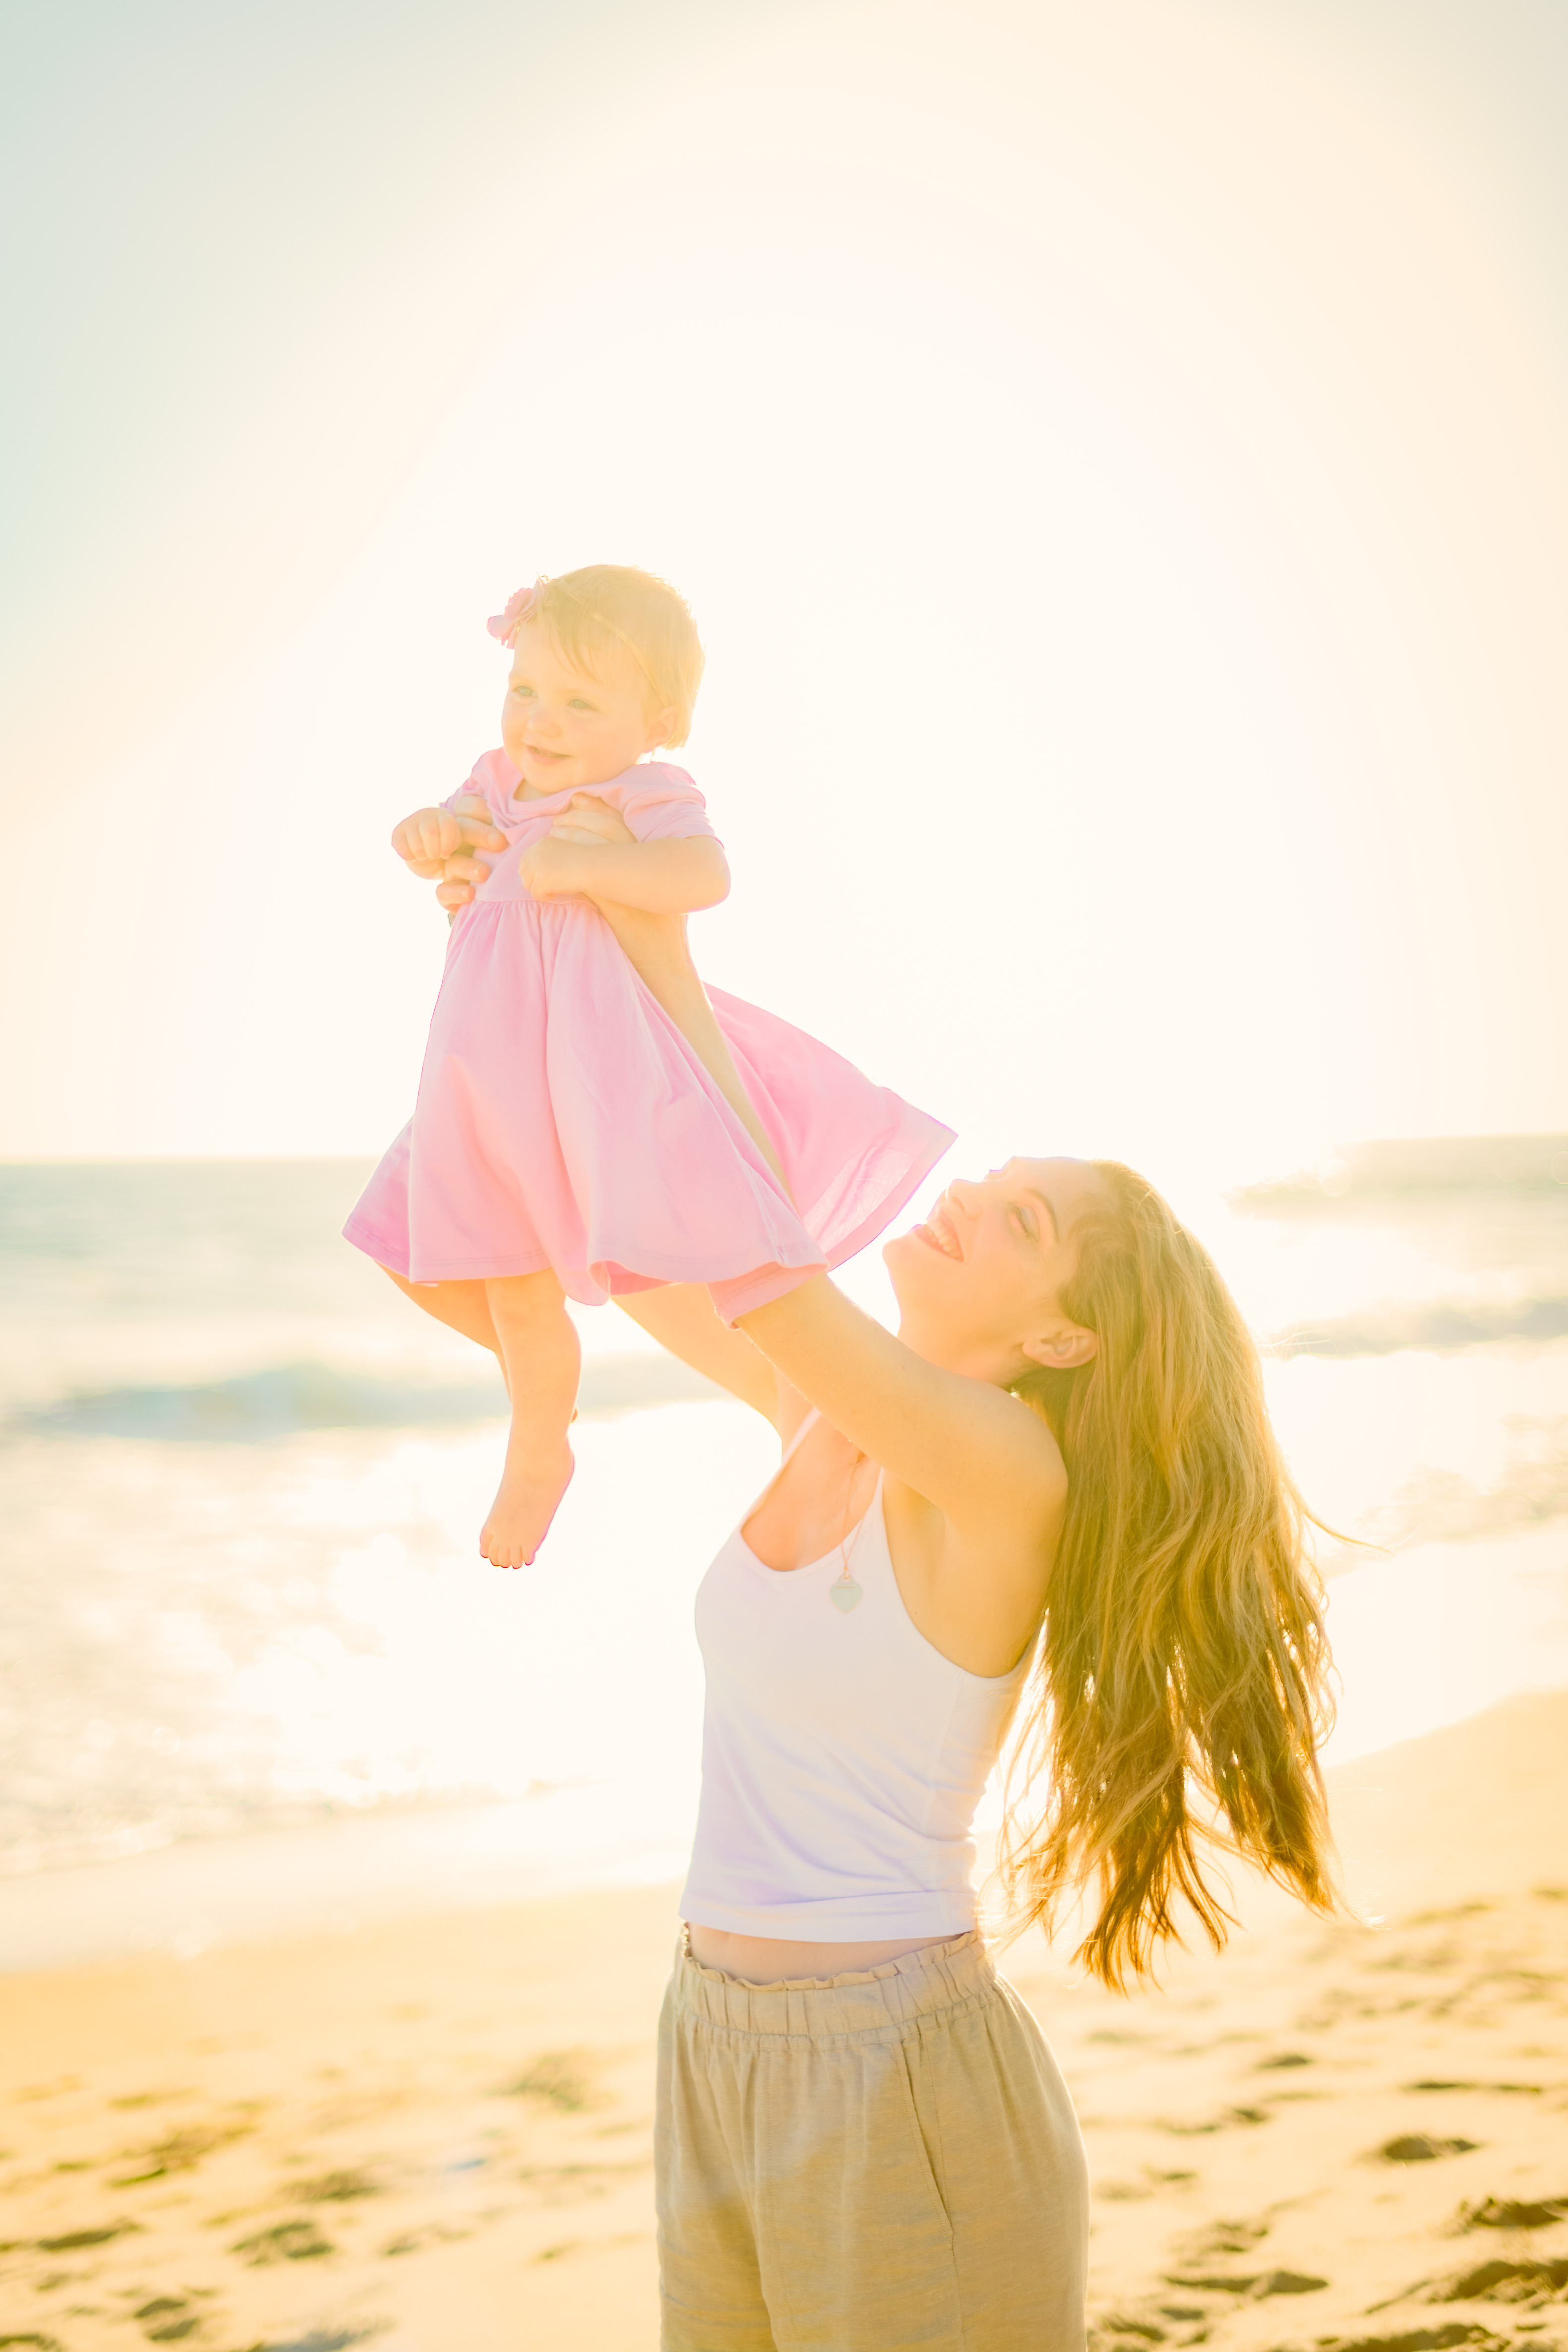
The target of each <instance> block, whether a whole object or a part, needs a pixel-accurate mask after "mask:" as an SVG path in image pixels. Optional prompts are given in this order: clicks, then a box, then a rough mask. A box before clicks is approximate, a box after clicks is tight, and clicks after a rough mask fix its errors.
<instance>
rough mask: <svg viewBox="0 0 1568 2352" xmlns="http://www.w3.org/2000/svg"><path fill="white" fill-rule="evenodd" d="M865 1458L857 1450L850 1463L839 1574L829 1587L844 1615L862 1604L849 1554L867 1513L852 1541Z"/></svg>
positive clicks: (860, 1519) (836, 1605)
mask: <svg viewBox="0 0 1568 2352" xmlns="http://www.w3.org/2000/svg"><path fill="white" fill-rule="evenodd" d="M865 1459H866V1456H865V1455H864V1454H861V1453H859V1452H857V1454H856V1455H855V1459H854V1461H853V1462H852V1463H851V1464H850V1465H849V1484H848V1486H847V1487H846V1488H845V1490H844V1531H843V1533H842V1534H841V1535H840V1537H839V1538H838V1574H837V1576H836V1577H835V1579H834V1580H833V1582H832V1583H831V1584H830V1585H829V1586H828V1588H827V1597H828V1599H829V1601H832V1603H833V1606H834V1607H835V1609H837V1611H838V1612H839V1614H840V1616H843V1617H847V1616H848V1614H849V1612H850V1611H851V1609H858V1607H859V1606H860V1587H859V1586H858V1584H857V1583H856V1581H855V1579H854V1578H853V1577H852V1576H851V1575H850V1573H849V1555H850V1553H851V1552H852V1551H853V1550H854V1549H855V1545H856V1544H858V1542H859V1540H860V1530H861V1528H863V1527H864V1526H865V1524H866V1513H865V1512H864V1511H862V1512H861V1514H860V1517H858V1519H857V1521H856V1523H855V1540H854V1543H852V1542H851V1541H850V1539H849V1507H850V1505H851V1504H852V1503H853V1502H854V1500H855V1475H856V1473H857V1471H858V1469H859V1467H860V1465H861V1463H862V1462H864V1460H865Z"/></svg>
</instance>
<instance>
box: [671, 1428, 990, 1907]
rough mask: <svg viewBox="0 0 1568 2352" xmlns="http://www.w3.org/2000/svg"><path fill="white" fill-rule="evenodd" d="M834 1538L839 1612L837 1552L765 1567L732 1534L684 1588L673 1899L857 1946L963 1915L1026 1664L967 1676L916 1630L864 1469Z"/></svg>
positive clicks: (878, 1496)
mask: <svg viewBox="0 0 1568 2352" xmlns="http://www.w3.org/2000/svg"><path fill="white" fill-rule="evenodd" d="M815 1420H816V1414H815V1413H812V1414H810V1415H808V1417H807V1419H806V1420H805V1423H803V1424H802V1425H801V1427H800V1429H799V1430H798V1431H797V1432H796V1433H795V1440H794V1443H793V1444H791V1445H790V1447H789V1449H788V1451H787V1452H786V1453H785V1454H784V1461H785V1462H787V1461H788V1460H789V1458H790V1455H791V1454H793V1453H794V1451H795V1446H796V1445H798V1444H800V1442H801V1439H802V1438H803V1437H804V1436H805V1433H806V1431H807V1429H809V1428H810V1426H811V1423H812V1422H814V1421H815ZM780 1468H781V1470H782V1468H783V1464H781V1465H780ZM763 1491H764V1493H765V1492H766V1491H767V1490H766V1489H764V1490H763ZM756 1507H757V1506H756V1505H755V1504H753V1505H752V1510H755V1509H756ZM746 1517H748V1518H749V1517H751V1512H748V1513H747V1515H746ZM741 1524H742V1527H743V1526H744V1525H745V1521H744V1520H742V1523H741ZM847 1550H848V1569H849V1574H850V1576H851V1577H852V1578H853V1579H854V1580H855V1582H856V1583H858V1585H859V1587H860V1599H859V1601H858V1602H857V1603H856V1604H855V1606H854V1607H853V1608H852V1609H850V1610H848V1611H845V1612H841V1611H840V1610H839V1609H838V1608H837V1607H836V1606H835V1605H834V1603H833V1601H832V1600H831V1599H830V1594H831V1592H832V1589H833V1587H834V1585H835V1584H836V1583H837V1582H838V1581H839V1580H840V1560H839V1552H838V1548H837V1546H835V1548H834V1549H833V1550H832V1551H831V1552H830V1553H829V1554H828V1555H827V1557H826V1559H818V1560H813V1561H812V1562H811V1563H810V1564H809V1565H808V1566H807V1567H805V1568H797V1569H790V1570H778V1569H772V1568H768V1567H766V1566H765V1565H764V1563H763V1561H762V1560H760V1559H758V1558H757V1555H756V1553H755V1552H754V1551H753V1550H752V1548H751V1546H750V1544H748V1543H747V1542H746V1540H745V1538H744V1537H743V1536H742V1533H741V1528H736V1529H735V1531H734V1533H733V1534H732V1535H731V1537H730V1538H729V1539H728V1541H727V1542H726V1543H725V1544H724V1546H723V1549H721V1551H720V1553H719V1556H718V1558H717V1559H715V1560H714V1562H713V1565H712V1566H711V1568H710V1570H708V1573H707V1575H706V1576H705V1577H704V1578H703V1580H702V1582H701V1584H700V1587H699V1588H698V1593H697V1609H696V1615H697V1639H698V1642H699V1643H700V1647H701V1651H702V1662H703V1664H704V1666H705V1668H706V1669H707V1680H708V1692H707V1703H706V1706H705V1709H704V1714H703V1725H702V1797H701V1803H700V1808H699V1811H698V1816H697V1834H696V1837H695V1839H694V1841H693V1844H692V1853H691V1870H690V1874H689V1876H688V1878H687V1881H686V1886H685V1889H684V1892H683V1893H682V1895H681V1898H680V1907H681V1916H682V1917H683V1918H685V1919H688V1920H689V1921H691V1922H692V1923H694V1924H695V1925H697V1926H699V1927H722V1928H728V1929H729V1930H730V1931H731V1933H732V1934H735V1935H742V1936H767V1937H778V1938H780V1939H782V1940H784V1941H786V1942H800V1943H817V1942H820V1943H862V1942H865V1943H870V1942H882V1941H884V1940H886V1941H892V1940H893V1939H895V1938H896V1937H902V1936H950V1935H961V1934H963V1931H964V1930H965V1929H966V1928H968V1927H973V1925H974V1916H975V1895H974V1888H973V1883H972V1873H973V1867H974V1840H973V1836H972V1835H971V1833H970V1825H971V1823H972V1822H973V1818H974V1809H975V1806H976V1805H977V1804H978V1802H979V1801H980V1792H981V1790H982V1789H983V1788H984V1785H985V1781H986V1778H987V1776H988V1774H989V1773H990V1770H991V1768H992V1766H993V1764H994V1762H995V1760H996V1756H997V1752H998V1750H999V1748H1000V1747H1001V1745H1002V1740H1003V1738H1004V1736H1005V1732H1006V1728H1007V1724H1008V1721H1009V1719H1010V1717H1011V1716H1012V1712H1013V1708H1014V1706H1015V1705H1016V1701H1017V1696H1018V1692H1019V1688H1020V1686H1021V1685H1022V1683H1023V1679H1024V1675H1025V1672H1026V1668H1027V1664H1028V1659H1027V1657H1025V1658H1024V1659H1022V1660H1021V1661H1020V1662H1019V1664H1017V1665H1016V1666H1015V1667H1014V1668H1013V1670H1012V1672H1011V1673H1010V1674H1005V1675H972V1674H968V1673H966V1672H965V1670H964V1668H963V1666H955V1665H954V1664H952V1660H951V1659H949V1658H944V1657H943V1656H942V1654H941V1652H940V1651H938V1650H933V1649H932V1647H931V1643H929V1642H928V1641H927V1640H926V1638H925V1636H924V1634H923V1633H918V1632H917V1631H916V1629H915V1627H914V1625H913V1623H912V1622H911V1621H910V1614H909V1612H908V1610H906V1608H905V1607H904V1604H903V1600H902V1597H901V1596H900V1591H899V1586H898V1580H897V1578H896V1577H895V1576H894V1574H893V1563H892V1559H891V1556H890V1555H889V1550H888V1530H887V1523H886V1520H885V1519H884V1517H883V1513H882V1479H881V1478H880V1477H879V1478H878V1480H877V1491H876V1493H875V1495H874V1496H872V1499H871V1504H870V1507H869V1509H868V1511H867V1513H866V1516H865V1517H864V1518H863V1519H862V1520H861V1521H860V1523H859V1526H858V1528H856V1529H854V1530H853V1531H852V1533H851V1535H850V1537H849V1541H848V1547H847Z"/></svg>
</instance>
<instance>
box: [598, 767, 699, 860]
mask: <svg viewBox="0 0 1568 2352" xmlns="http://www.w3.org/2000/svg"><path fill="white" fill-rule="evenodd" d="M605 797H606V799H612V798H613V799H614V801H615V803H616V806H617V807H618V808H619V810H620V813H621V814H622V815H623V816H624V817H625V819H626V823H627V824H628V825H629V826H630V827H631V829H632V831H633V832H634V833H635V834H636V835H637V839H638V840H639V841H690V840H692V839H693V838H694V837H696V836H698V835H706V836H707V837H708V839H709V840H710V841H715V840H717V839H718V835H716V834H715V832H714V830H713V828H712V826H711V825H710V824H709V822H708V803H707V802H706V801H705V800H704V799H703V797H702V795H701V793H700V792H699V791H698V789H697V787H696V785H695V784H694V783H693V782H692V781H691V778H690V777H689V775H688V774H687V772H686V771H685V769H684V768H667V767H666V766H665V765H664V764H663V763H662V761H658V762H656V761H647V763H645V764H644V765H643V766H641V767H639V768H637V770H635V771H634V774H633V777H632V778H629V779H628V780H627V782H626V783H625V784H623V785H617V786H616V788H615V790H614V792H613V793H606V795H605Z"/></svg>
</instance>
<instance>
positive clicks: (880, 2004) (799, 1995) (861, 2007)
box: [669, 1928, 996, 2042]
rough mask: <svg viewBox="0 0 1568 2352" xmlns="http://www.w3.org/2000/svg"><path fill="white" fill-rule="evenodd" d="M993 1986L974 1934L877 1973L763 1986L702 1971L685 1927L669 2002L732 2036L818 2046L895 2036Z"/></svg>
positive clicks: (991, 1968) (992, 1972)
mask: <svg viewBox="0 0 1568 2352" xmlns="http://www.w3.org/2000/svg"><path fill="white" fill-rule="evenodd" d="M995 1984H996V1965H995V1962H994V1960H993V1959H992V1957H991V1955H990V1953H989V1952H988V1951H987V1949H986V1948H985V1946H984V1942H983V1941H982V1939H981V1937H980V1936H979V1934H978V1933H977V1932H976V1931H975V1930H974V1929H973V1928H971V1929H970V1931H969V1933H968V1934H967V1935H964V1936H954V1937H952V1938H951V1939H950V1940H949V1941H948V1942H946V1943H944V1944H928V1945H927V1946H926V1948H924V1950H923V1951H919V1952H907V1953H906V1954H905V1955H904V1957H903V1958H902V1959H901V1960H882V1961H879V1964H878V1965H877V1967H876V1968H874V1969H852V1970H851V1971H850V1972H849V1973H848V1974H847V1975H845V1976H840V1977H786V1978H784V1979H783V1980H782V1981H781V1982H780V1983H777V1984H763V1985H754V1984H745V1983H743V1982H742V1979H740V1978H739V1977H728V1976H725V1975H724V1974H723V1973H722V1971H721V1970H720V1969H706V1968H704V1967H703V1966H702V1963H701V1962H700V1960H694V1959H693V1958H692V1957H691V1953H690V1950H689V1948H688V1937H687V1931H686V1930H685V1929H684V1928H682V1930H681V1934H680V1941H679V1944H678V1945H677V1947H676V1954H675V1973H674V1975H673V1977H672V1978H671V1979H670V1986H669V1997H670V2000H671V2002H672V2003H673V2006H674V2008H675V2010H676V2011H677V2012H678V2013H684V2014H685V2015H686V2016H688V2017H689V2018H692V2019H695V2020H697V2021H700V2022H701V2023H702V2024H704V2025H711V2026H720V2027H722V2028H725V2029H727V2030H728V2031H729V2032H731V2033H751V2034H757V2035H789V2034H794V2035H802V2036H805V2037H806V2038H808V2039H809V2040H811V2041H814V2042H819V2041H821V2040H822V2038H823V2037H824V2035H826V2034H834V2035H838V2034H882V2035H897V2034H899V2033H900V2032H904V2031H906V2030H907V2029H908V2028H909V2027H910V2025H911V2024H913V2023H914V2022H915V2021H916V2020H917V2019H920V2018H922V2017H932V2016H935V2015H936V2014H938V2013H939V2012H940V2011H943V2010H952V2009H957V2008H960V2007H962V2006H963V2005H964V2004H965V2003H968V2002H973V2001H977V2000H984V1999H985V1997H986V1996H987V1994H989V1993H990V1992H992V1991H993V1990H994V1987H995Z"/></svg>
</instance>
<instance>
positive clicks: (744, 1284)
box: [708, 1258, 827, 1330]
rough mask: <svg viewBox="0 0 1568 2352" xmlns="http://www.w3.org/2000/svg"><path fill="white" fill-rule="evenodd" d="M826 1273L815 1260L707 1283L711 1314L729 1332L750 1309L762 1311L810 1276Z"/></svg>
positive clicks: (823, 1262)
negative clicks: (722, 1322)
mask: <svg viewBox="0 0 1568 2352" xmlns="http://www.w3.org/2000/svg"><path fill="white" fill-rule="evenodd" d="M826 1272H827V1265H826V1260H825V1259H823V1258H818V1260H817V1262H816V1265H759V1266H753V1268H752V1271H751V1272H750V1273H749V1274H737V1275H734V1276H731V1278H730V1280H729V1281H727V1282H710V1284H709V1286H708V1296H709V1297H710V1299H711V1300H712V1301H713V1311H714V1313H715V1314H716V1315H718V1316H719V1317H720V1318H721V1320H722V1321H724V1322H726V1323H728V1324H729V1326H730V1328H731V1330H733V1329H734V1328H735V1326H736V1324H737V1323H738V1322H739V1321H740V1318H741V1317H742V1315H750V1314H751V1312H752V1309H753V1307H766V1306H768V1305H770V1304H771V1303H772V1301H773V1299H775V1298H783V1297H785V1296H786V1294H787V1293H788V1292H790V1291H792V1290H798V1289H799V1288H800V1286H801V1284H802V1283H803V1282H809V1281H811V1279H812V1277H813V1276H815V1275H818V1274H826Z"/></svg>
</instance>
